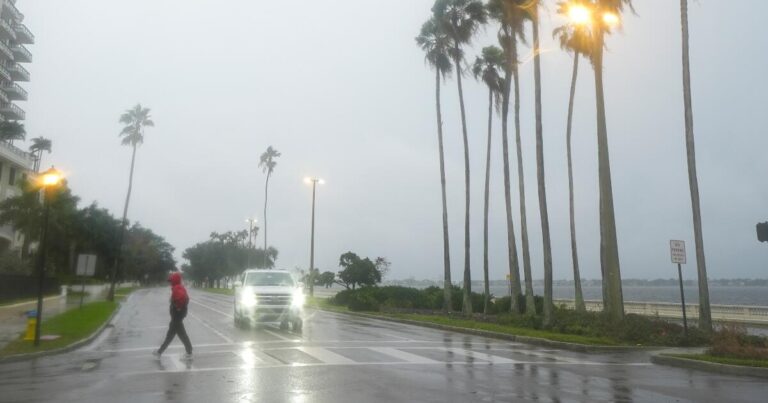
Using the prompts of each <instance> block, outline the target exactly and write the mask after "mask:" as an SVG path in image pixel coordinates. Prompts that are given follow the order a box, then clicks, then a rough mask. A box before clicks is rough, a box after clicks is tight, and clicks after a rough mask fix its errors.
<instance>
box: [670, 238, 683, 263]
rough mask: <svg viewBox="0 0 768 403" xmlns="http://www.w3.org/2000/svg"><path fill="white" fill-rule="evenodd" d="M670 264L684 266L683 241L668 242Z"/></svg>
mask: <svg viewBox="0 0 768 403" xmlns="http://www.w3.org/2000/svg"><path fill="white" fill-rule="evenodd" d="M669 253H670V254H671V255H672V263H678V264H685V241H674V240H673V241H669Z"/></svg>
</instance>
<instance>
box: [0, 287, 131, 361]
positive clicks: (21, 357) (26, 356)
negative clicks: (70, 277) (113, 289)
mask: <svg viewBox="0 0 768 403" xmlns="http://www.w3.org/2000/svg"><path fill="white" fill-rule="evenodd" d="M122 308H123V302H120V304H119V305H118V306H117V308H116V309H115V310H114V312H112V314H111V315H110V316H109V318H107V320H106V321H104V323H103V324H102V325H101V326H100V327H99V328H98V329H96V330H95V331H94V332H93V333H91V335H90V336H88V337H86V338H84V339H81V340H78V341H76V342H74V343H72V344H70V345H68V346H65V347H61V348H57V349H53V350H46V351H38V352H36V353H27V354H15V355H9V356H7V357H2V358H0V364H7V363H12V362H19V361H27V360H33V359H36V358H41V357H46V356H49V355H56V354H62V353H67V352H70V351H72V350H76V349H78V348H80V347H83V346H85V345H87V344H89V343H91V342H92V341H93V340H95V339H96V338H97V337H99V336H100V335H101V333H103V332H104V330H106V328H107V327H109V326H110V325H111V324H112V319H114V318H115V316H116V315H117V313H118V312H120V309H122Z"/></svg>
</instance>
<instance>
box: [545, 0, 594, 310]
mask: <svg viewBox="0 0 768 403" xmlns="http://www.w3.org/2000/svg"><path fill="white" fill-rule="evenodd" d="M557 5H558V10H557V12H558V14H560V15H568V14H569V12H570V10H571V8H572V7H581V8H582V9H584V10H586V9H588V8H587V7H588V6H589V3H588V0H571V1H569V2H559V3H557ZM552 34H553V36H556V37H557V38H558V39H559V40H560V47H561V48H562V49H563V50H565V51H566V52H573V73H572V75H571V92H570V95H569V97H568V121H567V123H566V129H565V139H566V140H565V141H566V152H567V155H568V201H569V213H570V226H571V260H572V262H573V281H574V285H575V293H576V310H577V311H581V312H584V311H586V306H585V305H584V295H583V293H582V291H581V274H580V273H579V253H578V249H577V247H576V218H575V212H574V210H575V209H574V201H573V165H572V159H571V123H572V122H573V98H574V95H575V94H576V77H577V75H578V71H579V57H580V56H581V55H586V56H587V57H589V56H590V54H591V51H590V49H591V40H592V38H591V32H590V31H589V26H588V25H586V24H585V22H582V23H581V24H579V23H578V22H569V23H567V24H565V25H563V26H560V27H558V28H556V29H555V30H554V32H553V33H552Z"/></svg>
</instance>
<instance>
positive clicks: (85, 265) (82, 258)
mask: <svg viewBox="0 0 768 403" xmlns="http://www.w3.org/2000/svg"><path fill="white" fill-rule="evenodd" d="M94 274H96V255H82V254H81V255H77V275H78V276H93V275H94Z"/></svg>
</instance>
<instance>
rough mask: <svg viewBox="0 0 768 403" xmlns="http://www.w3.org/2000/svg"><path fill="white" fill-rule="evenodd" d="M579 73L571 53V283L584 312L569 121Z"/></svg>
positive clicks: (567, 133)
mask: <svg viewBox="0 0 768 403" xmlns="http://www.w3.org/2000/svg"><path fill="white" fill-rule="evenodd" d="M578 73H579V52H574V53H573V75H572V76H571V94H570V96H569V98H568V123H567V124H566V129H565V142H566V150H567V154H568V202H569V213H570V224H571V260H572V261H573V284H574V288H575V291H576V310H577V311H581V312H584V311H586V307H585V306H584V295H583V294H582V292H581V274H580V273H579V252H578V249H577V247H576V214H575V212H574V210H575V209H574V202H573V164H572V162H573V160H572V158H571V123H572V122H573V98H574V95H576V77H577V75H578Z"/></svg>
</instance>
